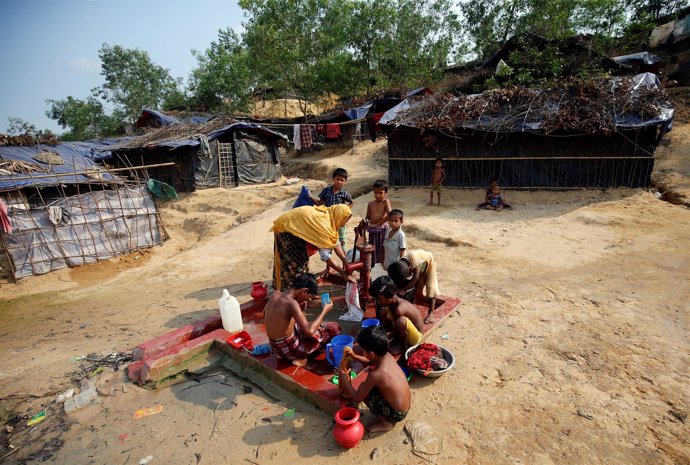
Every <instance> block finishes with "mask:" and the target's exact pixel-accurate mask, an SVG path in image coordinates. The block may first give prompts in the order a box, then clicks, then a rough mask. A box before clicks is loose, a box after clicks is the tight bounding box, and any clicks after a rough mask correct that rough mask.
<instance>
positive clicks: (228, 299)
mask: <svg viewBox="0 0 690 465" xmlns="http://www.w3.org/2000/svg"><path fill="white" fill-rule="evenodd" d="M218 307H219V308H220V319H221V320H222V321H223V329H225V330H226V331H227V332H229V333H235V332H237V331H242V327H243V326H242V312H241V311H240V303H239V302H238V301H237V299H236V298H234V297H233V296H231V295H230V293H229V292H228V290H227V289H223V295H222V296H221V298H220V299H218Z"/></svg>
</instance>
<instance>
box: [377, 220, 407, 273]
mask: <svg viewBox="0 0 690 465" xmlns="http://www.w3.org/2000/svg"><path fill="white" fill-rule="evenodd" d="M402 224H403V212H402V210H398V209H394V210H391V212H390V213H389V214H388V227H389V230H388V233H387V234H386V240H385V241H384V242H383V254H384V258H383V269H384V270H388V267H389V266H391V264H393V263H394V262H397V261H398V260H400V259H401V258H402V256H403V255H405V249H406V248H407V244H406V243H405V233H404V232H403V230H402Z"/></svg>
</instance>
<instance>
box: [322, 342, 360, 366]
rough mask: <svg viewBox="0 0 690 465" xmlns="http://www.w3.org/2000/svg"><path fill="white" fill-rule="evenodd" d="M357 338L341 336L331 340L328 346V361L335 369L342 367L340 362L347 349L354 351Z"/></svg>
mask: <svg viewBox="0 0 690 465" xmlns="http://www.w3.org/2000/svg"><path fill="white" fill-rule="evenodd" d="M354 342H355V338H354V337H352V336H348V335H347V334H341V335H339V336H335V337H334V338H333V339H331V342H329V343H328V344H326V360H328V363H330V364H331V365H333V366H334V367H336V368H337V367H340V362H341V361H342V360H343V353H344V351H345V347H349V348H350V349H352V344H354Z"/></svg>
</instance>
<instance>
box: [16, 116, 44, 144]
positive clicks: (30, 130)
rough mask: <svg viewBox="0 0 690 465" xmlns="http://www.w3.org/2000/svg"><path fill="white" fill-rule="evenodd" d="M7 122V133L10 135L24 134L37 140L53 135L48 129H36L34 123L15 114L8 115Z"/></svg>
mask: <svg viewBox="0 0 690 465" xmlns="http://www.w3.org/2000/svg"><path fill="white" fill-rule="evenodd" d="M7 122H8V123H9V124H8V125H7V134H9V135H11V136H20V135H22V134H26V135H29V136H31V137H33V138H34V139H35V140H38V141H40V140H44V139H50V138H52V137H53V133H52V131H50V130H49V129H37V128H36V126H35V125H34V124H31V123H29V122H28V121H25V120H23V119H22V118H17V117H16V116H10V117H9V118H7Z"/></svg>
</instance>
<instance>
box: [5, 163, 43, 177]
mask: <svg viewBox="0 0 690 465" xmlns="http://www.w3.org/2000/svg"><path fill="white" fill-rule="evenodd" d="M48 171H50V170H49V169H48V168H46V167H43V166H38V165H34V164H33V163H26V162H23V161H19V160H0V175H14V174H31V173H47V172H48Z"/></svg>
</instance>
